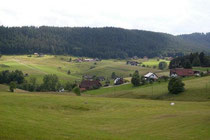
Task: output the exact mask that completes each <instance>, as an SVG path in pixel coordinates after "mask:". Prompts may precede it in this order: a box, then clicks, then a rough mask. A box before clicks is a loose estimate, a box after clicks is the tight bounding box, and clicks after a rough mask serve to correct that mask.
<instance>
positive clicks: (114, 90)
mask: <svg viewBox="0 0 210 140" xmlns="http://www.w3.org/2000/svg"><path fill="white" fill-rule="evenodd" d="M183 82H184V83H185V89H186V90H185V92H183V93H182V94H180V95H178V96H177V95H170V94H168V82H161V83H158V82H156V83H154V84H148V85H144V86H140V87H133V86H132V85H131V84H126V85H121V86H114V87H110V88H101V89H98V90H90V91H87V92H84V94H87V95H94V96H102V97H115V98H116V97H117V98H134V99H142V98H143V99H155V100H156V99H161V100H179V101H210V76H206V77H192V78H185V79H183Z"/></svg>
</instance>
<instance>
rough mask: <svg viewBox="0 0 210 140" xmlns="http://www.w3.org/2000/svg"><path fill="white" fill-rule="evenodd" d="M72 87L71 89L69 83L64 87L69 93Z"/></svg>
mask: <svg viewBox="0 0 210 140" xmlns="http://www.w3.org/2000/svg"><path fill="white" fill-rule="evenodd" d="M72 87H73V85H72V84H71V83H70V82H67V83H66V85H65V89H66V90H67V91H71V90H72Z"/></svg>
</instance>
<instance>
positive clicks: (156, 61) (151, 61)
mask: <svg viewBox="0 0 210 140" xmlns="http://www.w3.org/2000/svg"><path fill="white" fill-rule="evenodd" d="M163 61H164V62H166V63H167V64H168V65H169V63H170V61H168V60H164V59H149V60H147V61H143V62H142V65H145V66H150V67H152V66H156V67H158V65H159V63H160V62H163Z"/></svg>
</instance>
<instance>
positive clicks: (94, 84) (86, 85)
mask: <svg viewBox="0 0 210 140" xmlns="http://www.w3.org/2000/svg"><path fill="white" fill-rule="evenodd" d="M101 86H102V84H101V83H100V82H99V81H98V80H83V81H82V82H81V83H80V85H79V87H80V89H81V90H83V91H84V90H90V89H97V88H100V87H101Z"/></svg>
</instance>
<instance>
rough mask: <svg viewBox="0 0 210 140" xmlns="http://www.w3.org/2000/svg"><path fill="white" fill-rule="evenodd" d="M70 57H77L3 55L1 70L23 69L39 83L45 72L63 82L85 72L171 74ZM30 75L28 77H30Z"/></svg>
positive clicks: (118, 62)
mask: <svg viewBox="0 0 210 140" xmlns="http://www.w3.org/2000/svg"><path fill="white" fill-rule="evenodd" d="M70 57H71V58H72V60H74V59H76V58H75V57H72V56H53V55H45V56H44V57H36V56H34V55H32V56H31V57H28V56H27V55H20V56H18V55H13V56H3V57H2V58H1V59H0V71H2V70H16V69H18V70H22V71H23V72H24V73H25V74H26V73H27V74H29V77H36V78H37V80H38V82H39V83H40V82H41V81H42V77H43V76H44V75H45V74H56V75H57V76H58V77H59V78H60V80H61V82H66V81H71V82H74V81H75V80H77V81H79V80H81V78H82V76H83V75H85V74H88V75H96V76H104V77H105V78H110V76H111V74H112V72H115V73H116V74H117V75H118V76H121V77H129V75H130V74H133V72H134V71H135V70H139V72H140V74H142V75H143V74H146V73H147V72H156V73H157V74H158V75H168V74H169V73H168V70H165V71H161V70H158V69H153V68H147V67H140V66H131V65H126V60H111V59H110V60H102V61H100V62H96V64H95V62H82V63H75V62H68V60H69V58H70ZM153 61H154V60H153ZM157 62H158V61H157ZM91 67H92V68H91ZM68 70H70V71H71V74H70V75H68V74H67V71H68ZM29 77H27V78H28V79H29Z"/></svg>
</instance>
